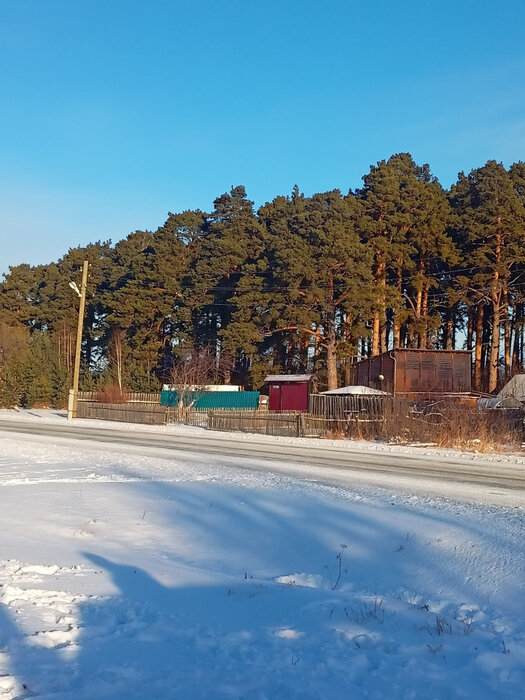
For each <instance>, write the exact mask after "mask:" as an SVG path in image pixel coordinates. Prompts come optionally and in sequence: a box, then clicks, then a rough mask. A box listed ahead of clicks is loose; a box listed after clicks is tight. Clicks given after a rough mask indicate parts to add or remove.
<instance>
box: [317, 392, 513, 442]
mask: <svg viewBox="0 0 525 700" xmlns="http://www.w3.org/2000/svg"><path fill="white" fill-rule="evenodd" d="M524 420H525V411H524V410H522V409H520V410H515V409H503V410H487V409H478V408H476V407H472V406H467V405H463V404H459V403H457V402H451V401H449V402H444V401H435V402H426V403H422V404H411V403H410V402H409V401H407V400H402V399H400V400H397V399H395V400H393V401H392V402H389V403H388V404H385V407H384V411H383V413H382V415H380V416H378V415H374V416H368V417H367V416H366V415H362V414H361V415H359V416H358V417H357V416H356V417H351V418H349V419H347V420H345V421H340V420H339V421H338V420H333V421H329V428H328V426H327V429H326V431H325V433H324V436H325V437H327V438H331V439H341V438H343V437H351V438H353V439H356V440H383V441H386V442H392V443H397V444H429V445H435V446H436V447H453V448H456V449H463V450H472V451H475V452H495V451H511V450H512V451H517V450H520V449H521V446H522V443H523V441H524V440H525V430H524Z"/></svg>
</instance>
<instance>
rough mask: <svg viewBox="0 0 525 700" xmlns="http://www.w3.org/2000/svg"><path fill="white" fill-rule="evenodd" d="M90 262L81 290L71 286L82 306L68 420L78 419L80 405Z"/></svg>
mask: <svg viewBox="0 0 525 700" xmlns="http://www.w3.org/2000/svg"><path fill="white" fill-rule="evenodd" d="M88 267H89V262H88V261H87V260H84V264H83V266H82V284H81V286H80V289H79V288H78V287H77V285H76V284H75V282H70V283H69V286H70V287H71V289H73V291H74V292H76V293H77V294H78V296H79V297H80V306H79V309H78V324H77V344H76V346H75V366H74V369H73V388H72V389H70V390H69V398H68V403H67V419H68V420H71V419H72V418H76V417H77V404H78V379H79V376H80V351H81V350H82V330H83V327H84V309H85V307H86V287H87V278H88Z"/></svg>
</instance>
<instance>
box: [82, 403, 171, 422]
mask: <svg viewBox="0 0 525 700" xmlns="http://www.w3.org/2000/svg"><path fill="white" fill-rule="evenodd" d="M77 417H78V418H95V419H98V420H114V421H120V422H124V423H145V424H147V425H165V424H166V420H167V410H166V406H161V405H160V404H156V403H150V404H147V403H123V404H117V403H99V402H98V401H86V400H85V399H83V400H82V401H79V402H78V406H77Z"/></svg>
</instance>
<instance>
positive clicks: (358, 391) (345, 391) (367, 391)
mask: <svg viewBox="0 0 525 700" xmlns="http://www.w3.org/2000/svg"><path fill="white" fill-rule="evenodd" d="M321 394H324V395H325V396H348V395H354V396H370V395H374V396H386V395H387V394H388V392H386V391H381V390H380V389H372V388H371V387H369V386H358V385H355V386H342V387H340V388H339V389H331V390H330V391H322V392H321Z"/></svg>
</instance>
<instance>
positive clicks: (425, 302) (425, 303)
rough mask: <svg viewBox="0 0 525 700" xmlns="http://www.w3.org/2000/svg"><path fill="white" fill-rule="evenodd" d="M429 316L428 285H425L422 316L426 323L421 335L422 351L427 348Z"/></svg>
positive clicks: (420, 344) (420, 345)
mask: <svg viewBox="0 0 525 700" xmlns="http://www.w3.org/2000/svg"><path fill="white" fill-rule="evenodd" d="M427 314H428V285H425V287H424V288H423V296H422V299H421V316H422V318H424V319H425V321H424V327H423V329H422V331H421V332H420V334H419V347H420V348H421V350H426V347H427V334H428V330H427V322H426V316H427Z"/></svg>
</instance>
